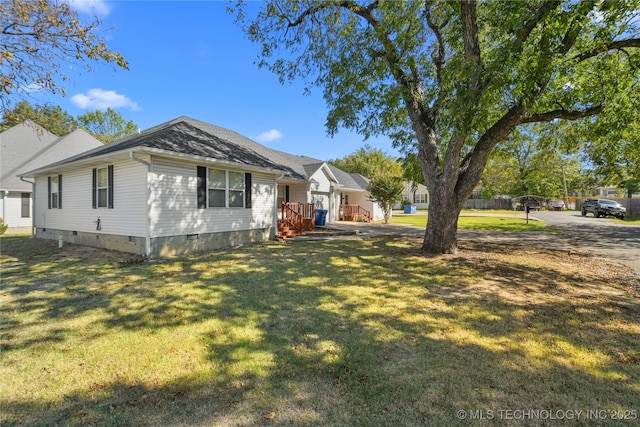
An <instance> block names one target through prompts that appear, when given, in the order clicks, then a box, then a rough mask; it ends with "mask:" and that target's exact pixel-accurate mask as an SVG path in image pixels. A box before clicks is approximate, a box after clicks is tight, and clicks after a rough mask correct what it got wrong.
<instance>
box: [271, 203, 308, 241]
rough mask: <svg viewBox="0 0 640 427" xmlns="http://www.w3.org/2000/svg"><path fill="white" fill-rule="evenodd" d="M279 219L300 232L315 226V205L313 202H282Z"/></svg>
mask: <svg viewBox="0 0 640 427" xmlns="http://www.w3.org/2000/svg"><path fill="white" fill-rule="evenodd" d="M280 219H281V220H282V221H285V222H286V223H287V224H289V226H290V227H293V228H294V229H296V230H297V231H298V232H300V233H301V234H302V233H304V232H305V231H310V230H313V229H314V228H315V223H316V220H315V207H314V205H313V203H297V202H282V215H281V217H280Z"/></svg>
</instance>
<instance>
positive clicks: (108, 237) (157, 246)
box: [36, 227, 274, 258]
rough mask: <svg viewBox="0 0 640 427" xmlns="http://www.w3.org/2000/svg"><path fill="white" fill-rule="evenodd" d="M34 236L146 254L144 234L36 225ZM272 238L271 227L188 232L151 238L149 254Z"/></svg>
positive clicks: (171, 253)
mask: <svg viewBox="0 0 640 427" xmlns="http://www.w3.org/2000/svg"><path fill="white" fill-rule="evenodd" d="M36 237H38V238H41V239H51V240H59V239H60V238H61V239H62V241H63V242H68V243H74V244H77V245H84V246H92V247H96V248H103V249H108V250H113V251H121V252H129V253H133V254H137V255H143V256H144V254H145V243H146V238H145V237H143V236H118V235H113V234H103V233H87V232H82V231H72V230H56V229H52V228H41V227H38V228H37V229H36ZM272 238H274V233H273V229H272V228H271V227H267V228H261V229H255V230H238V231H227V232H221V233H206V234H190V235H180V236H167V237H154V238H151V258H161V257H166V256H175V255H184V254H188V253H194V252H207V251H211V250H214V249H220V248H225V247H229V246H238V245H245V244H249V243H257V242H264V241H267V240H269V239H272Z"/></svg>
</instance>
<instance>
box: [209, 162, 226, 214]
mask: <svg viewBox="0 0 640 427" xmlns="http://www.w3.org/2000/svg"><path fill="white" fill-rule="evenodd" d="M226 206H227V172H226V171H223V170H220V169H209V207H210V208H224V207H226Z"/></svg>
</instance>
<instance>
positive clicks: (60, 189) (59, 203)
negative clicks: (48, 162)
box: [58, 175, 62, 209]
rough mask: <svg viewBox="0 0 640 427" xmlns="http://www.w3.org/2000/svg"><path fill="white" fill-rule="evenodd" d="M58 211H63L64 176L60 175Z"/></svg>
mask: <svg viewBox="0 0 640 427" xmlns="http://www.w3.org/2000/svg"><path fill="white" fill-rule="evenodd" d="M58 209H62V175H58Z"/></svg>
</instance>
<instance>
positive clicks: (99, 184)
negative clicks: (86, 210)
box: [92, 165, 113, 209]
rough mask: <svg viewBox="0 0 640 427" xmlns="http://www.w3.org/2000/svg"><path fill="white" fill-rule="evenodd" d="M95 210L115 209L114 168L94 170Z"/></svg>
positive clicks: (107, 167)
mask: <svg viewBox="0 0 640 427" xmlns="http://www.w3.org/2000/svg"><path fill="white" fill-rule="evenodd" d="M92 199H93V208H94V209H96V208H110V209H112V208H113V166H111V165H110V166H105V167H102V168H95V169H94V170H93V195H92Z"/></svg>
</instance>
